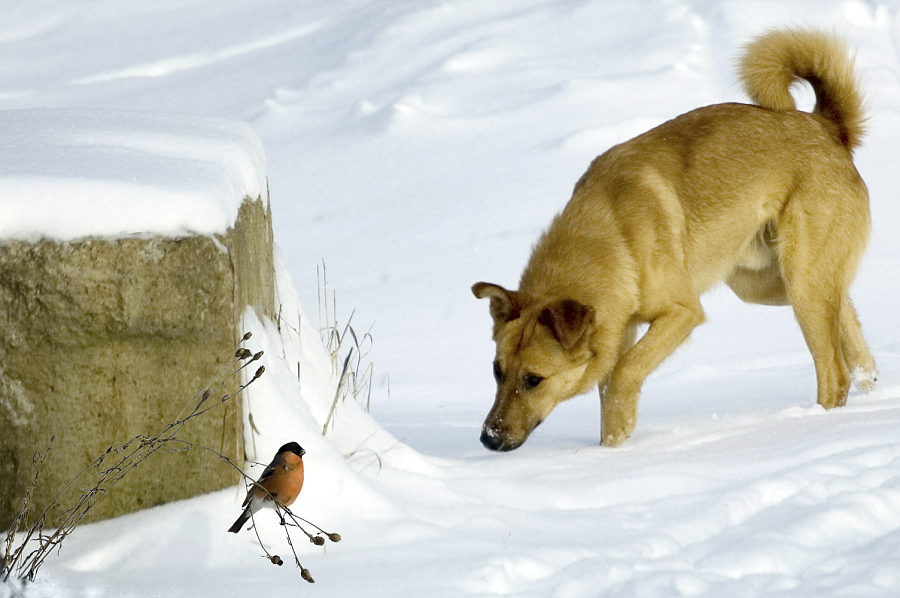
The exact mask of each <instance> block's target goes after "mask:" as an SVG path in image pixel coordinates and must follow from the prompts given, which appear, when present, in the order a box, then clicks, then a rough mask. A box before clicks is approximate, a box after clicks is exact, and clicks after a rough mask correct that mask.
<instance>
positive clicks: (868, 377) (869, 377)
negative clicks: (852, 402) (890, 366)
mask: <svg viewBox="0 0 900 598" xmlns="http://www.w3.org/2000/svg"><path fill="white" fill-rule="evenodd" d="M850 378H851V379H852V380H853V384H854V385H855V386H856V388H858V389H859V390H860V391H861V392H865V393H868V392H872V391H873V390H875V383H876V382H877V381H878V370H876V369H875V368H872V369H868V368H864V367H861V366H860V367H857V368H853V371H852V372H850Z"/></svg>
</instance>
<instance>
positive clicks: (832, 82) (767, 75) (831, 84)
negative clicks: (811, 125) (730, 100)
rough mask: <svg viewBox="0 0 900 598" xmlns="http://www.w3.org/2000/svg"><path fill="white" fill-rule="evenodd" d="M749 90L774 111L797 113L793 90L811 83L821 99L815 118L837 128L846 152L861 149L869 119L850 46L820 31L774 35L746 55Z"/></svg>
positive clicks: (744, 78) (744, 64) (744, 68)
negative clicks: (798, 82) (796, 82)
mask: <svg viewBox="0 0 900 598" xmlns="http://www.w3.org/2000/svg"><path fill="white" fill-rule="evenodd" d="M740 74H741V80H742V81H743V84H744V89H745V90H746V92H747V94H748V95H749V96H750V97H751V98H752V99H753V101H754V102H755V103H756V104H757V105H759V106H761V107H763V108H767V109H769V110H775V111H781V112H783V111H788V110H795V109H796V105H795V104H794V98H793V97H791V93H790V87H791V84H792V83H793V82H794V80H795V79H798V78H799V79H805V80H806V81H808V82H809V83H810V85H812V87H813V90H814V91H815V93H816V107H815V110H814V111H813V113H814V114H819V115H821V116H823V117H825V118H826V119H827V120H828V121H830V122H831V123H833V125H834V131H835V135H836V136H837V137H838V138H839V139H840V141H841V143H843V145H844V147H846V148H847V149H848V150H852V149H853V148H855V147H857V146H858V145H859V144H860V142H861V140H862V137H863V134H864V132H865V131H864V126H863V125H864V123H865V114H864V109H863V99H862V95H861V94H860V91H859V84H858V83H857V80H856V74H855V73H854V70H853V60H852V58H851V57H850V56H849V54H848V52H847V47H846V46H845V45H844V43H843V42H842V41H841V40H840V39H838V38H837V37H835V36H833V35H828V34H826V33H822V32H818V31H806V30H796V29H784V30H776V31H770V32H768V33H765V34H763V35H761V36H760V37H758V38H756V39H755V40H754V41H752V42H751V43H750V44H749V45H748V46H747V47H746V49H745V52H744V57H743V60H742V61H741V66H740Z"/></svg>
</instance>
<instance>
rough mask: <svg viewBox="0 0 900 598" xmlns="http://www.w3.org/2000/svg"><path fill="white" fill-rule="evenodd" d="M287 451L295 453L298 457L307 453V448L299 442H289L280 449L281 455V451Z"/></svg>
mask: <svg viewBox="0 0 900 598" xmlns="http://www.w3.org/2000/svg"><path fill="white" fill-rule="evenodd" d="M287 452H291V453H294V454H295V455H297V456H298V457H302V456H303V455H305V454H306V450H304V448H303V447H302V446H300V445H299V444H297V443H296V442H288V443H287V444H285V445H284V446H282V447H281V448H280V449H278V454H279V455H280V454H281V453H287Z"/></svg>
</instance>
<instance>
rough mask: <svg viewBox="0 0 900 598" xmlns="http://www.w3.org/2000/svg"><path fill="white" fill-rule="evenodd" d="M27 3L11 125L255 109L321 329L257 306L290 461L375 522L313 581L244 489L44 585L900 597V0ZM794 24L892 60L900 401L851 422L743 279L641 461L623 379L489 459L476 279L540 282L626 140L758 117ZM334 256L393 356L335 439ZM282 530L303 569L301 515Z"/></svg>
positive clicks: (110, 524) (889, 263) (313, 495)
mask: <svg viewBox="0 0 900 598" xmlns="http://www.w3.org/2000/svg"><path fill="white" fill-rule="evenodd" d="M2 5H3V6H2V8H3V14H4V18H3V19H2V21H0V109H13V108H16V109H21V108H28V109H36V108H79V109H87V108H90V109H92V110H98V109H99V110H103V109H117V110H120V109H127V110H139V111H167V112H175V113H180V114H186V115H190V116H194V117H204V118H206V117H216V118H228V119H237V120H242V121H246V122H247V123H249V124H250V126H251V127H252V128H253V129H254V130H255V132H256V133H257V134H258V135H259V137H260V138H261V139H262V144H263V147H264V149H265V153H266V161H267V164H268V168H267V173H266V174H267V176H268V185H269V189H270V192H271V202H272V210H273V214H274V218H275V240H276V243H277V244H278V246H279V248H280V253H281V255H280V258H281V261H282V264H283V266H282V267H281V268H280V270H279V276H280V284H279V290H280V292H281V300H282V302H283V306H284V310H283V313H284V314H291V317H292V318H293V319H290V320H289V321H290V322H293V321H294V320H296V322H297V323H296V324H293V323H292V325H291V327H287V326H283V327H282V333H281V334H279V333H278V332H277V331H276V330H275V328H273V327H272V326H271V325H270V324H265V323H259V322H253V321H252V318H249V317H248V326H250V327H251V328H252V329H253V330H254V332H255V335H254V338H253V341H252V342H251V344H250V346H251V348H253V349H256V348H257V347H259V348H263V349H265V350H266V353H267V362H266V366H267V374H266V375H265V376H264V377H263V378H261V379H260V381H259V383H260V384H259V385H258V386H254V388H253V391H254V392H253V393H252V394H251V395H250V401H251V405H250V407H251V409H253V410H254V420H255V422H256V423H257V426H258V427H259V428H260V432H261V434H260V436H259V437H257V438H255V439H254V440H255V441H256V446H257V448H258V450H259V453H260V456H259V458H260V460H268V458H269V456H270V455H269V454H268V453H270V452H271V451H272V450H274V448H275V447H277V446H279V445H280V444H281V443H282V442H283V441H285V440H298V441H299V442H300V443H301V444H302V445H303V446H304V447H305V448H306V449H307V450H308V454H307V457H306V463H307V485H306V487H305V488H304V491H303V494H302V495H301V498H300V499H299V500H298V502H297V503H296V506H295V508H294V510H295V511H296V512H298V513H300V514H301V515H303V516H305V517H307V518H309V519H312V520H314V521H316V522H318V523H320V524H321V525H322V526H323V527H326V528H328V529H330V530H333V531H338V532H340V533H341V535H342V536H343V538H344V540H343V541H342V542H341V543H340V544H328V545H327V547H326V548H325V549H322V548H316V547H313V546H312V545H307V544H301V545H300V546H299V547H300V549H301V551H302V552H301V557H302V559H303V563H304V565H305V566H306V567H308V568H309V569H310V570H311V572H312V574H313V576H314V577H315V578H316V580H317V583H316V584H315V585H307V584H305V583H304V582H303V581H302V580H301V579H300V575H299V572H298V571H297V570H296V569H294V568H292V567H291V566H289V564H286V565H285V566H284V567H281V568H276V567H273V566H272V565H271V564H270V563H269V562H267V561H266V560H265V559H263V558H260V554H261V553H260V551H259V548H258V547H257V546H255V545H254V541H253V536H252V534H248V533H245V532H242V533H241V534H239V535H237V536H232V535H230V534H227V533H226V532H225V530H226V529H227V527H228V525H229V524H230V523H231V521H232V520H233V519H234V518H235V517H236V515H237V513H238V510H239V503H240V498H241V497H240V494H241V491H240V490H239V489H234V490H226V491H222V492H217V493H213V494H210V495H207V496H204V497H200V498H197V499H194V500H190V501H185V502H182V503H176V504H170V505H166V506H163V507H159V508H156V509H153V510H150V511H144V512H141V513H136V514H134V515H131V516H127V517H123V518H120V519H117V520H112V521H107V522H102V523H99V524H95V525H91V526H85V527H83V528H79V529H78V530H77V531H76V533H75V534H73V536H72V537H70V538H69V539H68V540H67V541H66V543H65V544H64V545H63V548H62V551H61V552H60V554H59V555H58V556H54V557H52V558H51V559H50V560H48V562H47V564H46V565H45V567H44V568H43V569H42V570H41V574H40V576H39V581H38V583H37V584H36V585H35V586H33V587H32V588H31V589H30V590H31V591H30V592H29V594H33V595H35V596H157V595H160V596H162V595H167V596H198V595H215V594H220V595H239V594H243V595H247V593H248V592H254V591H262V590H260V588H264V591H266V592H267V593H270V594H273V595H288V593H289V592H291V593H299V592H301V591H302V592H309V593H310V594H318V595H323V596H366V597H378V596H401V595H402V596H448V597H450V596H453V597H459V596H463V597H465V596H495V595H512V596H559V597H582V596H583V597H591V596H642V597H643V596H648V597H655V596H659V597H669V596H711V597H712V596H715V597H722V596H727V597H743V596H759V595H769V596H791V597H797V596H810V597H812V596H815V597H820V596H866V597H879V596H885V597H887V596H897V595H898V594H900V566H898V562H900V376H898V373H897V372H898V370H900V340H898V339H900V319H898V318H896V317H895V305H896V299H895V298H896V297H897V295H898V286H900V283H898V282H897V277H896V273H897V272H898V271H900V243H898V241H897V239H898V237H900V207H898V204H897V202H896V201H895V199H894V194H895V192H896V187H897V184H896V181H897V179H898V177H900V169H898V168H897V167H896V163H897V155H898V153H897V139H900V53H898V50H897V49H896V48H897V42H898V40H900V2H863V1H831V0H825V1H823V0H805V1H777V2H776V1H759V0H752V1H751V0H724V1H721V2H715V1H712V0H696V1H684V0H683V1H676V0H665V1H664V0H648V1H646V2H629V1H627V0H617V1H606V2H585V1H583V0H517V1H516V2H483V1H480V0H457V1H452V2H438V1H436V0H428V1H425V0H421V1H409V2H400V1H398V0H329V1H327V2H326V1H319V2H307V3H297V2H292V1H289V0H264V1H260V2H254V3H249V2H237V1H235V0H220V1H219V2H215V3H210V2H204V1H201V0H182V1H181V2H171V3H169V2H156V3H126V2H121V1H117V0H92V1H87V0H78V1H66V2H62V1H60V0H42V1H40V2H32V3H22V2H8V1H7V2H3V3H2ZM783 25H802V26H817V27H822V28H826V29H829V30H831V29H833V30H836V31H838V32H840V33H842V34H843V35H844V36H845V37H846V38H847V40H848V41H849V42H850V44H851V45H852V46H853V47H854V48H855V49H856V50H857V52H858V60H857V64H858V67H859V69H860V73H861V75H862V78H863V81H864V86H865V91H866V94H867V97H868V106H869V111H870V116H871V118H870V120H869V134H868V136H867V139H866V142H865V145H864V147H863V148H861V149H860V150H859V151H858V153H857V164H858V167H859V170H860V171H861V173H862V174H863V176H864V178H865V179H866V181H867V183H868V185H869V189H870V193H871V197H872V211H873V220H874V230H873V235H872V241H871V244H870V248H869V252H868V254H867V256H866V258H865V260H864V262H863V264H862V267H861V269H860V272H859V276H858V278H857V282H856V284H855V286H854V298H855V300H856V305H857V307H858V309H859V312H860V315H861V319H862V322H863V327H864V332H865V333H866V336H867V339H868V340H869V343H870V345H871V347H872V349H873V352H874V354H875V357H876V359H877V360H878V363H879V369H880V380H879V387H878V389H877V390H876V391H875V392H873V393H872V394H870V395H867V396H860V395H858V394H857V393H855V392H854V393H853V394H852V395H851V397H850V401H849V404H848V406H847V407H845V408H842V409H836V410H833V411H830V412H827V413H826V412H825V411H823V410H822V409H820V408H819V407H817V406H815V398H814V397H815V381H814V373H813V368H812V362H811V359H810V357H809V354H808V351H807V349H806V347H805V345H804V343H803V340H802V338H801V336H800V333H799V330H798V329H797V327H796V325H795V323H794V322H793V318H792V316H791V313H790V310H788V309H783V308H782V309H775V308H764V307H754V306H745V305H743V304H741V303H740V301H738V300H737V299H735V298H734V297H733V296H732V295H730V294H729V292H728V291H727V290H725V289H719V290H716V291H714V292H712V293H711V294H710V295H708V296H707V297H706V299H705V303H704V305H705V307H706V310H707V316H708V322H707V323H706V324H705V325H704V326H702V327H701V328H699V329H697V330H696V331H695V333H694V334H693V335H692V338H691V340H690V342H689V343H688V344H687V345H686V346H685V347H683V348H682V349H681V350H679V352H678V353H677V354H676V355H675V356H674V357H672V358H671V359H670V360H668V361H667V362H666V363H665V364H664V365H663V367H661V368H660V370H659V371H658V372H656V373H655V374H654V375H653V376H652V377H651V378H650V380H649V381H648V383H647V384H646V385H645V388H644V392H643V398H642V402H641V408H640V421H639V423H638V427H637V430H636V432H635V434H634V436H633V437H632V438H631V439H630V440H629V441H628V442H626V443H625V444H624V445H622V446H621V447H619V448H615V449H609V448H605V447H600V446H598V445H597V443H598V439H599V402H598V400H597V398H596V395H594V394H591V395H589V396H587V397H581V398H578V399H575V400H573V401H570V402H569V403H567V404H564V405H563V406H561V407H560V408H558V409H557V410H556V412H554V414H553V415H552V416H551V417H550V418H549V419H548V420H547V421H546V422H545V423H544V424H543V425H542V426H541V427H540V429H539V430H538V431H537V432H535V434H534V435H533V436H532V438H530V439H529V441H528V442H527V443H526V444H525V445H524V446H523V447H522V448H521V449H519V450H517V451H515V452H513V453H507V454H494V453H489V452H488V451H486V450H485V449H483V448H482V447H481V445H480V444H479V443H478V434H479V431H480V430H479V429H480V424H481V421H482V419H483V417H484V415H485V414H486V412H487V410H488V408H489V406H490V404H491V401H492V398H493V381H492V378H491V371H490V370H491V367H490V362H491V359H492V354H493V346H492V343H491V341H490V318H489V316H488V314H487V307H486V305H485V304H484V303H483V302H479V301H476V300H475V299H474V298H473V297H472V296H471V294H470V292H469V287H470V285H471V284H472V283H473V282H476V281H478V280H489V281H492V282H498V283H501V284H506V285H510V286H513V285H515V282H516V281H517V279H518V275H519V272H520V270H521V268H522V266H523V265H524V262H525V260H526V259H527V256H528V252H529V248H530V245H531V243H533V242H534V240H535V239H536V238H537V235H538V234H539V232H540V230H541V229H542V228H543V227H544V226H546V224H547V223H548V221H549V219H550V217H551V216H552V214H554V213H555V212H556V211H557V210H559V209H560V208H561V207H562V206H563V205H564V203H565V201H566V200H567V199H568V195H569V193H570V192H571V188H572V185H573V184H574V182H575V181H576V180H577V178H578V177H579V176H580V174H581V173H582V172H583V171H584V169H585V168H586V166H587V164H588V163H589V161H590V160H591V159H592V158H593V157H594V156H595V155H597V154H599V153H601V152H602V151H604V150H605V149H607V148H608V147H609V146H610V145H612V144H614V143H617V142H620V141H623V140H625V139H627V138H629V137H631V136H633V135H635V134H637V133H639V132H641V131H643V130H645V129H647V128H649V127H651V126H653V125H655V124H658V123H660V122H662V121H664V120H666V119H668V118H671V117H673V116H675V115H677V114H679V113H681V112H684V111H686V110H688V109H691V108H694V107H696V106H700V105H704V104H710V103H715V102H721V101H730V100H741V99H742V97H741V95H740V92H739V90H738V86H737V84H736V80H735V76H734V59H735V58H736V56H737V55H738V54H739V52H740V47H741V45H742V44H743V43H745V42H746V41H747V40H748V39H749V38H750V37H752V36H753V35H755V34H757V33H759V32H761V31H763V30H765V29H767V28H769V27H773V26H783ZM799 92H800V93H801V95H802V96H803V97H804V101H803V103H804V104H805V105H806V106H808V105H809V102H810V96H809V94H808V93H804V92H803V90H799ZM3 119H4V116H3V113H0V120H3ZM142 139H143V137H142ZM0 144H7V145H9V141H8V139H5V138H4V139H2V140H0ZM6 151H8V150H5V152H6ZM4 155H10V154H9V153H4ZM49 166H50V165H49V164H48V167H49ZM2 168H3V166H2V165H0V169H2ZM2 202H3V204H2V209H3V210H4V211H6V210H12V209H14V208H11V207H9V204H8V200H7V198H5V197H4V198H2ZM20 209H24V210H27V209H28V206H25V205H23V206H21V207H20ZM4 218H6V216H4ZM323 262H324V265H325V268H326V269H327V276H328V288H329V294H330V292H331V291H334V292H335V294H336V302H337V306H338V320H339V321H341V322H346V320H347V318H348V317H349V316H350V314H351V311H352V310H354V309H355V310H356V311H355V313H354V315H353V320H352V324H353V326H354V328H355V329H356V330H357V332H359V333H360V336H361V334H362V333H363V332H365V331H366V330H367V329H368V328H369V326H370V325H371V326H372V335H373V337H374V345H373V347H372V349H371V351H370V352H369V353H368V355H367V357H366V359H367V360H369V361H371V362H372V363H374V367H375V385H374V388H373V392H372V400H371V416H372V418H371V419H370V418H369V417H368V416H366V415H365V414H364V413H362V412H361V411H359V410H357V409H354V408H353V406H352V405H350V404H345V405H343V406H341V407H339V409H338V412H337V414H336V417H335V422H334V426H333V428H332V430H331V431H330V432H329V433H328V435H327V436H326V437H325V438H324V439H323V438H322V437H321V425H322V422H323V420H324V418H325V417H327V413H326V412H327V409H328V407H329V406H330V402H331V399H332V396H333V386H332V384H333V382H332V381H331V380H330V379H329V374H330V364H329V363H328V361H327V357H326V356H324V355H323V354H322V352H321V351H319V350H318V346H317V343H318V342H319V335H318V333H317V332H316V331H315V330H314V329H315V328H317V327H318V317H317V312H318V310H317V304H318V302H319V293H318V292H317V286H318V285H317V281H316V268H317V267H319V268H321V266H322V263H323ZM291 280H292V281H293V282H291ZM294 288H296V293H294V291H293V289H294ZM330 301H331V297H329V302H330ZM301 304H302V308H301V307H300V305H301ZM293 314H297V315H296V316H293ZM286 320H288V317H287V316H286ZM254 343H257V344H256V345H254ZM298 363H299V364H300V368H299V369H300V375H299V378H298V373H297V371H298V368H297V364H298ZM345 456H347V457H346V458H345ZM261 527H262V528H263V530H262V532H263V537H264V538H265V539H266V540H267V543H269V544H270V545H271V546H272V549H273V550H275V551H276V552H279V553H280V554H282V556H285V555H286V547H285V546H284V545H283V541H282V539H281V535H280V531H279V530H278V527H277V525H275V523H274V522H273V521H268V522H265V521H264V522H263V524H262V526H261ZM298 586H299V587H298ZM4 590H9V588H3V587H2V586H0V592H2V591H4Z"/></svg>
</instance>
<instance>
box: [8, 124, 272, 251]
mask: <svg viewBox="0 0 900 598" xmlns="http://www.w3.org/2000/svg"><path fill="white" fill-rule="evenodd" d="M265 171H266V159H265V152H264V151H263V146H262V142H261V141H260V139H259V137H258V136H257V135H256V133H255V132H254V131H253V129H252V128H251V127H250V126H249V125H247V124H246V123H242V122H238V121H230V120H222V119H210V118H200V117H196V116H184V115H173V114H165V113H153V112H132V111H125V110H105V109H96V110H83V109H37V110H0V238H5V239H26V240H36V239H39V238H50V239H54V240H60V241H64V240H73V239H79V238H84V237H107V238H108V237H123V236H135V235H138V236H143V235H162V236H167V237H180V236H185V235H189V234H201V235H205V234H214V233H224V232H225V231H226V230H227V229H228V228H230V227H231V226H232V225H233V224H234V222H235V220H236V218H237V213H238V209H239V208H240V205H241V203H242V202H243V200H244V198H245V197H250V198H253V199H256V198H258V197H261V198H262V199H263V201H266V198H267V191H266V174H265Z"/></svg>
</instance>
